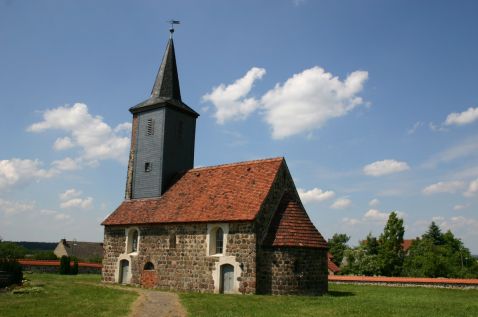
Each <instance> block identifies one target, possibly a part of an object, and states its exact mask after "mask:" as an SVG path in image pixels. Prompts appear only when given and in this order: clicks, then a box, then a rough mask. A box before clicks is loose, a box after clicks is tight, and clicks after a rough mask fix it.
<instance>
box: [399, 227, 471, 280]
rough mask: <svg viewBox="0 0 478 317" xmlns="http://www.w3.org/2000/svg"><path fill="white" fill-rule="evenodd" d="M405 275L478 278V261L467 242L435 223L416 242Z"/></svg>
mask: <svg viewBox="0 0 478 317" xmlns="http://www.w3.org/2000/svg"><path fill="white" fill-rule="evenodd" d="M403 275H406V276H416V277H455V278H458V277H461V278H476V277H478V264H477V262H476V260H475V259H474V258H473V256H472V255H471V253H470V250H469V249H467V248H466V247H465V246H464V245H463V242H462V241H461V240H460V239H458V238H456V237H455V236H454V235H453V233H452V232H451V231H450V230H448V231H447V232H446V233H444V234H443V233H442V232H441V230H440V228H439V227H438V226H437V225H436V224H435V223H434V222H432V223H431V225H430V227H429V229H428V231H427V232H426V233H424V234H423V235H422V237H421V239H417V240H415V241H414V242H413V243H412V246H411V247H410V249H409V254H408V256H407V257H406V259H405V261H404V265H403Z"/></svg>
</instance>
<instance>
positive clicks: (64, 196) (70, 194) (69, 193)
mask: <svg viewBox="0 0 478 317" xmlns="http://www.w3.org/2000/svg"><path fill="white" fill-rule="evenodd" d="M81 194H82V192H81V191H79V190H77V189H75V188H70V189H67V190H65V191H64V192H63V193H61V194H60V200H68V199H71V198H74V197H78V196H80V195H81Z"/></svg>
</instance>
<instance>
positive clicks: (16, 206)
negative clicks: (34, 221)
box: [0, 198, 35, 215]
mask: <svg viewBox="0 0 478 317" xmlns="http://www.w3.org/2000/svg"><path fill="white" fill-rule="evenodd" d="M34 208H35V202H19V201H11V200H5V199H2V198H0V211H3V212H4V213H5V214H7V215H11V214H16V213H21V212H25V211H30V210H33V209H34Z"/></svg>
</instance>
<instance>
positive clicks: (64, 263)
mask: <svg viewBox="0 0 478 317" xmlns="http://www.w3.org/2000/svg"><path fill="white" fill-rule="evenodd" d="M60 274H62V275H68V274H70V257H68V256H66V255H64V256H62V257H61V259H60Z"/></svg>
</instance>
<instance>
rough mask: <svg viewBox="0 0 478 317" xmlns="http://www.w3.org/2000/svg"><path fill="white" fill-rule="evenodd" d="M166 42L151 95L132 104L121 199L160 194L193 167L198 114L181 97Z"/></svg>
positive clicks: (173, 59) (173, 58) (171, 49)
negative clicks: (125, 174)
mask: <svg viewBox="0 0 478 317" xmlns="http://www.w3.org/2000/svg"><path fill="white" fill-rule="evenodd" d="M173 32H174V28H173V27H171V29H170V38H169V41H168V43H167V45H166V51H165V53H164V56H163V60H162V63H161V66H160V67H159V71H158V74H157V76H156V80H155V82H154V85H153V89H152V91H151V96H150V97H149V98H148V99H147V100H145V101H143V102H141V103H140V104H138V105H136V106H134V107H132V108H130V109H129V111H130V112H131V113H132V114H133V127H132V133H131V149H130V156H129V163H128V175H127V181H126V191H125V199H137V198H153V197H160V196H161V195H162V194H163V193H164V192H165V191H166V190H167V189H168V187H169V186H170V184H171V181H172V180H173V179H174V177H175V175H177V174H178V173H180V172H184V171H186V170H189V169H191V168H193V166H194V139H195V133H196V119H197V117H198V116H199V114H198V113H197V112H196V111H194V110H193V109H191V108H190V107H188V106H187V105H186V104H185V103H184V102H183V101H182V100H181V91H180V88H179V76H178V69H177V65H176V56H175V53H174V42H173Z"/></svg>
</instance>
